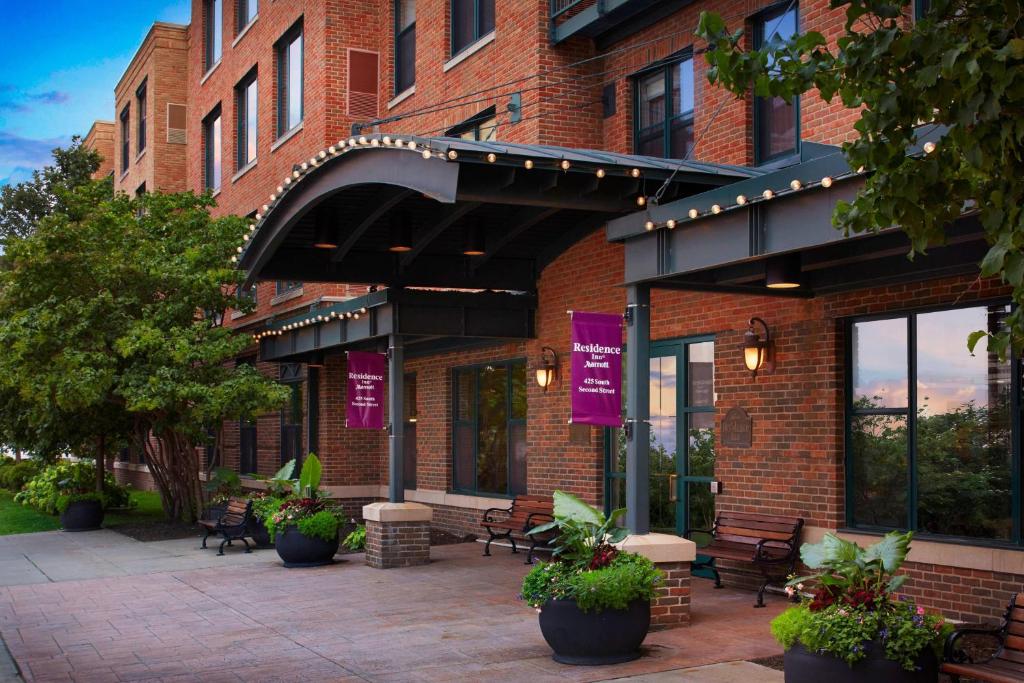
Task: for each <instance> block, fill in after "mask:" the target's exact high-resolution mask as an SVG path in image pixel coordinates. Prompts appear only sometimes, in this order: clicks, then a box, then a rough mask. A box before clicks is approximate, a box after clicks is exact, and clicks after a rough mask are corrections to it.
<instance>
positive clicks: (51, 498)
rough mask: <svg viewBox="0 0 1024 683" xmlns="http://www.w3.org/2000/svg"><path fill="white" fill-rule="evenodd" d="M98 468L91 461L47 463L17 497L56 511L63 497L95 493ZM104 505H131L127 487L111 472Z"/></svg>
mask: <svg viewBox="0 0 1024 683" xmlns="http://www.w3.org/2000/svg"><path fill="white" fill-rule="evenodd" d="M95 481H96V468H95V466H94V465H93V464H92V463H90V462H72V461H67V460H64V461H61V462H58V463H56V464H53V465H49V466H47V467H46V468H45V469H43V470H42V471H41V472H39V474H37V475H36V476H35V477H33V478H32V479H31V480H30V481H29V482H28V483H27V484H25V487H24V489H23V490H22V491H21V492H20V493H18V494H17V495H16V496H15V497H14V500H16V501H17V502H19V503H21V504H22V505H27V506H29V507H33V508H35V509H37V510H40V511H41V512H46V513H48V514H51V515H52V514H56V513H57V512H58V511H59V507H58V505H59V502H60V499H61V497H63V496H70V495H75V494H85V493H90V492H92V489H93V486H94V484H95ZM103 500H104V505H105V507H128V506H129V505H130V504H131V496H130V495H129V490H128V488H127V487H125V486H122V485H120V484H118V483H117V482H116V481H115V480H114V476H113V475H112V474H110V473H109V472H108V473H106V476H105V477H104V480H103Z"/></svg>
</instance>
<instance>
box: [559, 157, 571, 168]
mask: <svg viewBox="0 0 1024 683" xmlns="http://www.w3.org/2000/svg"><path fill="white" fill-rule="evenodd" d="M559 166H561V167H562V170H563V171H568V170H569V167H570V166H572V164H570V163H569V160H568V159H562V163H560V164H559Z"/></svg>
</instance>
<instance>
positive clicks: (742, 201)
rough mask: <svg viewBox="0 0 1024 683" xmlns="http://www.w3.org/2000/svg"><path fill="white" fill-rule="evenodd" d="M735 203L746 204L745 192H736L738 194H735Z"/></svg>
mask: <svg viewBox="0 0 1024 683" xmlns="http://www.w3.org/2000/svg"><path fill="white" fill-rule="evenodd" d="M736 203H737V204H739V205H740V206H743V205H744V204H746V203H747V195H745V194H738V195H736Z"/></svg>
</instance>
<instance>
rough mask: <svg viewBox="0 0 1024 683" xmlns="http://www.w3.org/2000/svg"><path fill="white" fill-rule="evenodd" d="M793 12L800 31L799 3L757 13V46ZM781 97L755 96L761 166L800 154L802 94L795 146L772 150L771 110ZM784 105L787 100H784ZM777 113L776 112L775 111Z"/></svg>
mask: <svg viewBox="0 0 1024 683" xmlns="http://www.w3.org/2000/svg"><path fill="white" fill-rule="evenodd" d="M790 13H791V14H792V15H793V31H794V34H798V33H799V32H800V4H799V3H797V2H793V3H792V4H790V3H788V2H787V3H780V4H777V5H775V6H773V7H769V8H767V9H765V10H764V11H763V12H761V13H759V14H757V15H756V16H755V17H754V18H753V24H754V49H755V50H759V49H761V48H762V47H764V44H765V41H766V36H765V32H766V31H767V30H768V29H771V30H772V34H773V35H772V36H768V37H767V39H771V38H772V37H773V36H774V34H775V33H776V32H777V31H778V30H780V29H782V28H783V26H784V24H785V23H786V20H785V19H784V17H785V16H786V15H787V14H790ZM780 101H781V98H778V97H774V98H773V97H759V96H757V95H755V96H754V130H753V134H754V164H755V165H756V166H761V165H764V164H772V163H777V162H780V161H785V160H787V159H791V158H793V157H795V156H797V155H799V154H800V97H799V96H797V97H794V98H793V102H792V103H791V105H790V106H792V108H793V111H792V116H793V139H792V142H793V144H792V146H791V147H787V148H785V149H777V150H771V149H770V148H771V144H772V141H771V139H770V135H771V132H772V131H771V129H772V125H771V124H772V121H771V120H769V119H770V118H771V114H770V112H771V110H772V108H773V107H777V106H779V102H780ZM783 105H785V103H783ZM776 115H777V114H776Z"/></svg>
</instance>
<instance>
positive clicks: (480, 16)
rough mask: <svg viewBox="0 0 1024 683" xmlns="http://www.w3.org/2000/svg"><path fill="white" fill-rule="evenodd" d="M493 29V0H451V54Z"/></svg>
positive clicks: (460, 50)
mask: <svg viewBox="0 0 1024 683" xmlns="http://www.w3.org/2000/svg"><path fill="white" fill-rule="evenodd" d="M493 30H494V0H452V56H453V57H454V56H455V55H457V54H459V53H460V52H462V51H463V50H465V49H466V48H467V47H469V46H470V45H472V44H473V43H475V42H476V41H478V40H480V39H481V38H483V37H484V36H486V35H487V34H488V33H490V32H491V31H493Z"/></svg>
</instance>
